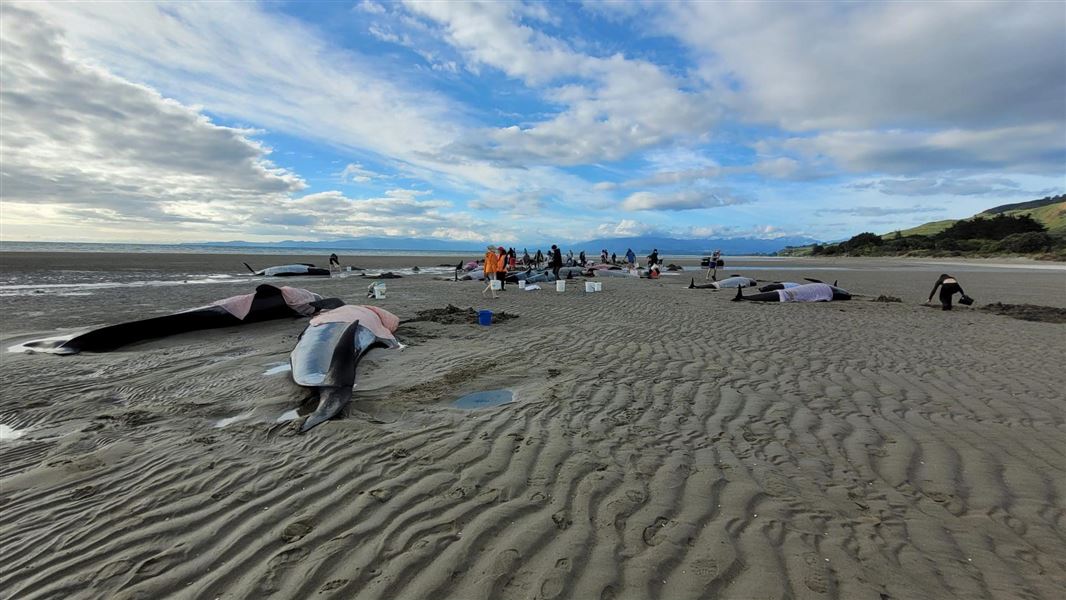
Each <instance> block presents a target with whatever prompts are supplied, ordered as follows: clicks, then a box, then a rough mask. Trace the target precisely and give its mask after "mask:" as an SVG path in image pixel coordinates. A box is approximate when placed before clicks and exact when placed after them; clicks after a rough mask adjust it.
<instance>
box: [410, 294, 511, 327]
mask: <svg viewBox="0 0 1066 600" xmlns="http://www.w3.org/2000/svg"><path fill="white" fill-rule="evenodd" d="M526 289H529V288H528V287H527V288H526ZM517 318H518V315H516V314H512V313H506V312H496V311H493V312H492V322H493V324H496V323H501V322H503V321H509V320H511V319H517ZM413 321H430V322H432V323H440V324H442V325H467V324H469V325H477V324H478V311H476V310H474V309H473V308H459V307H458V306H454V305H451V304H449V305H448V306H446V307H444V308H430V309H427V310H420V311H418V313H417V315H416V316H415V318H413V319H407V320H406V321H404V323H411V322H413Z"/></svg>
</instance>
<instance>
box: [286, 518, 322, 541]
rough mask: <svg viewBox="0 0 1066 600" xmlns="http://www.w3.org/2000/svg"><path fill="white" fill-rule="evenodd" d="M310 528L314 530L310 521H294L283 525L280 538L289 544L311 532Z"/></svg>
mask: <svg viewBox="0 0 1066 600" xmlns="http://www.w3.org/2000/svg"><path fill="white" fill-rule="evenodd" d="M312 530H314V527H313V526H312V525H311V522H310V521H296V522H294V523H290V524H289V525H288V526H287V527H285V529H284V530H283V531H282V532H281V539H282V541H284V542H285V543H286V544H291V543H293V542H296V541H299V540H301V539H303V537H304V536H305V535H307V534H309V533H311V531H312Z"/></svg>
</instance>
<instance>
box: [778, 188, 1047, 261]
mask: <svg viewBox="0 0 1066 600" xmlns="http://www.w3.org/2000/svg"><path fill="white" fill-rule="evenodd" d="M778 254H779V255H781V256H915V257H923V256H971V257H982V256H1004V255H1023V256H1028V257H1032V258H1039V259H1045V260H1066V195H1060V196H1049V197H1047V198H1043V199H1041V200H1034V201H1032V202H1022V203H1018V204H1007V205H1003V206H997V207H994V208H990V209H988V210H986V211H983V212H981V213H979V214H977V215H974V216H973V217H970V218H968V219H959V220H945V221H934V222H931V223H926V224H924V225H920V226H918V227H914V228H912V229H907V230H901V231H895V232H892V233H888V234H883V235H878V234H876V233H871V232H863V233H860V234H858V235H855V236H852V237H851V238H850V239H848V240H845V241H841V242H838V243H833V244H813V245H809V246H802V247H792V248H786V249H785V250H783V251H781V252H779V253H778Z"/></svg>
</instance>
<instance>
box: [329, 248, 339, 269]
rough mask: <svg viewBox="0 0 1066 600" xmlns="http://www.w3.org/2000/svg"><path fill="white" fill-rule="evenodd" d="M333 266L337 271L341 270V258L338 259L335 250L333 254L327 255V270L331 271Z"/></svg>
mask: <svg viewBox="0 0 1066 600" xmlns="http://www.w3.org/2000/svg"><path fill="white" fill-rule="evenodd" d="M334 267H336V268H337V270H338V271H340V270H341V259H340V257H339V256H337V253H336V252H334V253H333V254H330V255H329V270H330V272H332V271H333V268H334Z"/></svg>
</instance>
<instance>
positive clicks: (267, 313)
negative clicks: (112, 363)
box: [22, 284, 344, 354]
mask: <svg viewBox="0 0 1066 600" xmlns="http://www.w3.org/2000/svg"><path fill="white" fill-rule="evenodd" d="M343 305H344V301H342V300H339V299H337V298H325V299H323V298H322V296H319V295H318V294H315V293H313V292H309V291H307V290H304V289H300V288H290V287H283V288H278V287H274V286H272V285H266V284H263V285H260V286H258V287H257V288H255V293H253V294H245V295H243V296H233V297H232V298H226V299H224V300H219V301H217V302H215V303H214V304H211V305H209V306H202V307H199V308H194V309H191V310H187V311H183V312H179V313H175V314H172V315H165V316H162V317H153V318H151V319H143V320H140V321H131V322H129V323H119V324H118V325H111V326H108V327H102V328H100V329H94V330H92V331H89V332H87V333H83V334H81V335H78V336H76V337H73V338H71V339H69V340H54V341H39V342H26V343H25V344H22V346H23V347H24V348H26V349H28V350H30V351H34V352H48V353H51V354H77V353H78V352H110V351H112V350H117V349H118V348H121V347H123V346H126V345H128V344H133V343H135V342H142V341H145V340H151V339H156V338H162V337H167V336H170V335H175V334H179V333H186V332H189V331H201V330H204V329H217V328H219V327H232V326H234V325H242V324H244V323H256V322H259V321H269V320H273V319H282V318H295V317H301V316H311V315H313V314H315V313H316V312H318V311H319V310H323V309H327V308H337V307H339V306H343Z"/></svg>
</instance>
